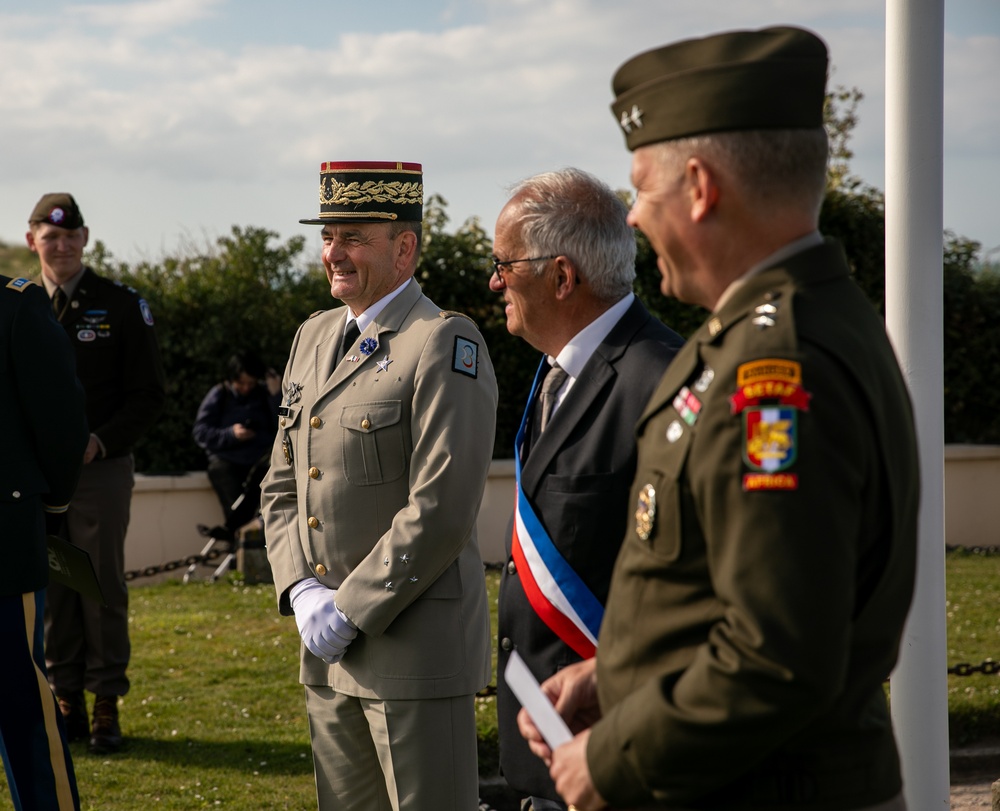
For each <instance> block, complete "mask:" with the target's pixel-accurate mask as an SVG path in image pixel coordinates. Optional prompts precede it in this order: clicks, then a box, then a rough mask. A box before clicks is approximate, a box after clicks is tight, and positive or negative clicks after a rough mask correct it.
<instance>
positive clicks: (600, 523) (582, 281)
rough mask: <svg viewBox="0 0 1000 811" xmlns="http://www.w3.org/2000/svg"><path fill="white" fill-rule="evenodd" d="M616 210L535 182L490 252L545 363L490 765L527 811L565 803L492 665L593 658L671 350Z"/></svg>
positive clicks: (512, 309)
mask: <svg viewBox="0 0 1000 811" xmlns="http://www.w3.org/2000/svg"><path fill="white" fill-rule="evenodd" d="M627 214H628V209H627V208H626V206H625V204H624V203H622V201H621V200H619V199H618V198H617V197H616V196H615V194H614V192H613V191H612V190H611V189H610V188H608V186H606V185H605V184H604V183H601V182H600V181H599V180H597V178H595V177H593V176H591V175H589V174H587V173H586V172H582V171H580V170H579V169H564V170H561V171H558V172H547V173H545V174H541V175H536V176H535V177H531V178H528V179H527V180H524V181H522V182H521V183H519V184H518V185H517V186H516V187H515V188H514V189H513V192H512V194H511V197H510V200H509V201H508V202H507V204H506V205H505V206H504V208H503V210H502V211H501V212H500V216H499V218H498V219H497V224H496V236H495V239H494V242H493V249H494V256H493V273H492V275H491V276H490V288H491V289H492V290H494V291H495V292H497V293H502V294H503V297H504V301H505V302H506V310H505V311H506V315H507V329H508V330H510V332H511V333H512V334H514V335H519V336H520V337H522V338H524V340H526V341H527V342H528V343H530V344H531V345H532V346H533V347H535V348H536V349H538V350H539V351H540V352H542V353H544V357H543V358H542V360H541V364H540V366H539V372H538V382H537V383H536V385H535V394H534V396H532V397H531V398H529V405H528V409H527V411H526V413H525V415H524V420H523V423H522V429H521V432H520V435H519V437H518V443H517V447H516V448H515V456H516V464H517V466H518V473H517V485H518V487H517V506H516V509H515V514H514V518H513V519H512V520H511V526H509V527H508V530H507V535H506V541H507V544H506V546H507V561H506V563H507V565H506V567H505V568H504V573H503V579H502V580H501V584H500V606H499V609H500V611H499V652H498V659H497V678H498V685H497V688H498V695H497V702H498V706H497V712H498V716H499V723H500V767H501V769H502V771H503V774H504V777H505V778H506V780H507V782H508V784H510V785H511V786H512V787H513V788H515V789H517V790H518V791H520V792H522V793H523V794H525V795H527V796H529V797H530V798H531V807H532V808H533V809H534V811H547V809H556V808H563V807H564V806H563V805H562V803H561V802H559V795H558V794H557V793H556V789H555V786H554V785H553V784H552V780H551V778H550V777H549V774H548V770H547V769H546V768H545V765H544V764H543V763H542V762H541V761H540V760H539V759H538V758H536V757H535V756H534V755H533V754H532V753H531V752H530V751H529V749H528V746H527V743H526V742H525V740H524V739H523V738H522V737H521V735H520V733H519V732H518V729H517V712H518V709H519V708H520V704H519V703H518V701H517V699H516V698H515V697H514V696H513V695H512V694H511V692H510V688H509V687H508V685H507V682H506V680H505V678H504V675H503V673H504V668H505V667H506V666H507V661H508V659H509V656H510V652H511V651H513V650H516V651H517V653H518V654H519V655H520V656H521V658H522V659H524V661H525V663H526V665H527V666H528V669H529V670H531V672H532V673H533V674H534V676H535V678H537V679H543V678H548V677H549V676H551V675H552V674H553V673H555V672H556V671H558V670H559V669H560V668H563V667H566V666H567V665H569V664H572V663H574V662H579V661H580V660H581V659H587V658H590V657H592V656H593V655H594V650H595V642H596V638H597V633H598V629H599V628H600V622H601V614H602V613H603V606H604V603H605V601H606V599H607V595H608V585H609V584H610V582H611V569H612V567H613V565H614V562H615V558H616V557H617V555H618V548H619V546H620V545H621V539H622V537H623V536H624V534H625V526H626V523H627V520H628V517H629V516H628V513H629V512H630V511H629V510H628V495H629V488H630V487H631V486H632V476H633V474H634V473H635V435H634V428H635V423H636V420H637V419H638V418H639V414H640V413H641V412H642V409H643V407H644V406H645V404H646V401H647V400H649V396H650V395H651V394H652V392H653V389H654V388H655V386H656V383H657V381H658V380H659V379H660V377H661V376H662V375H663V371H664V370H665V369H666V368H667V364H668V363H670V361H671V359H672V358H673V357H674V355H675V354H676V353H677V350H678V349H679V348H680V346H681V344H682V343H683V341H682V340H681V337H680V336H679V335H677V333H675V332H674V331H673V330H670V329H668V328H667V327H665V326H664V325H663V324H661V323H660V322H659V321H657V320H656V319H655V318H654V317H653V316H651V315H650V314H649V312H648V311H647V310H646V308H645V307H644V306H643V305H642V303H641V302H640V301H639V300H638V299H637V298H636V297H635V295H634V294H633V293H632V282H633V280H634V279H635V252H636V244H635V233H634V232H633V230H632V228H631V227H630V226H629V225H628V223H627V222H626V216H627ZM543 419H544V423H545V424H544V431H543V430H542V428H543V425H542V421H543ZM567 582H568V583H572V584H573V588H569V587H564V588H565V591H564V590H563V589H559V588H556V587H555V584H556V583H567ZM564 601H568V603H569V604H568V605H567V604H566V603H564Z"/></svg>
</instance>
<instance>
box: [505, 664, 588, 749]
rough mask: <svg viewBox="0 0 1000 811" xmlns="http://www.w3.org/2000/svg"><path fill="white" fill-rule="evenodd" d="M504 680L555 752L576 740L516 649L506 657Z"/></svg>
mask: <svg viewBox="0 0 1000 811" xmlns="http://www.w3.org/2000/svg"><path fill="white" fill-rule="evenodd" d="M503 675H504V679H505V680H506V681H507V686H508V687H510V689H511V692H512V693H513V694H514V695H515V696H517V700H518V701H520V702H521V706H522V707H524V709H526V710H527V711H528V715H530V716H531V720H532V721H534V722H535V726H536V727H538V731H539V732H541V733H542V737H543V738H545V742H546V743H547V744H548V745H549V748H550V749H552V750H553V751H555V750H556V748H558V747H560V746H562V745H563V744H564V743H569V742H570V741H571V740H573V733H572V732H570V731H569V727H568V726H566V722H565V721H563V719H562V716H561V715H559V713H558V712H556V708H555V707H554V706H552V702H551V701H549V697H548V696H547V695H545V693H543V692H542V688H541V687H539V685H538V682H537V681H536V680H535V677H534V676H532V675H531V671H530V670H528V666H527V665H526V664H525V663H524V659H522V658H521V657H520V656H519V655H518V653H517V651H512V652H511V654H510V658H509V659H508V660H507V667H506V668H505V669H504V671H503Z"/></svg>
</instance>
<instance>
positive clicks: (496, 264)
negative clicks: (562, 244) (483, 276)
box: [490, 253, 562, 281]
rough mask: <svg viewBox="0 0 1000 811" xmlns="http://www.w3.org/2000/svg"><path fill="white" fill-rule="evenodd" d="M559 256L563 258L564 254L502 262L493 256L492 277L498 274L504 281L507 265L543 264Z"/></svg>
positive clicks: (491, 262)
mask: <svg viewBox="0 0 1000 811" xmlns="http://www.w3.org/2000/svg"><path fill="white" fill-rule="evenodd" d="M559 256H562V254H559V253H555V254H552V256H530V257H528V258H527V259H506V260H504V261H500V260H499V259H497V258H496V257H495V256H491V257H490V275H491V276H492V275H493V274H494V273H496V275H497V276H499V277H500V280H501V281H503V269H504V266H505V265H508V266H509V265H516V264H517V263H518V262H541V261H542V260H545V259H556V258H557V257H559Z"/></svg>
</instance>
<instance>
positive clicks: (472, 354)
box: [451, 335, 479, 377]
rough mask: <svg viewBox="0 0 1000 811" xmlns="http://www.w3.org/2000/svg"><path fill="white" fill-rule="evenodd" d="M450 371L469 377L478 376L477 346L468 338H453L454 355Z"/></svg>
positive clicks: (458, 336) (457, 336)
mask: <svg viewBox="0 0 1000 811" xmlns="http://www.w3.org/2000/svg"><path fill="white" fill-rule="evenodd" d="M451 370H452V371H453V372H458V373H459V374H463V375H468V376H469V377H478V376H479V344H477V343H476V342H475V341H470V340H469V339H468V338H462V337H461V336H460V335H456V336H455V353H454V355H453V356H452V359H451Z"/></svg>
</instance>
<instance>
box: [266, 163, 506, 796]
mask: <svg viewBox="0 0 1000 811" xmlns="http://www.w3.org/2000/svg"><path fill="white" fill-rule="evenodd" d="M422 214H423V181H422V171H421V167H420V164H416V163H396V162H341V163H324V164H322V167H321V169H320V212H319V215H318V216H316V217H313V218H309V219H306V220H302V221H301V222H304V223H310V224H315V225H321V226H323V230H322V238H323V266H324V268H325V269H326V275H327V279H328V280H329V282H330V293H331V295H333V297H334V298H337V299H340V300H341V301H342V302H343V303H344V305H345V306H343V307H339V308H336V309H333V310H328V311H324V312H320V313H316V314H314V315H313V316H312V317H310V318H309V320H308V321H306V322H305V323H304V324H303V325H302V326H301V327H300V328H299V331H298V333H297V334H296V336H295V339H294V342H293V343H292V349H291V354H290V355H289V359H288V364H287V367H286V369H285V375H284V379H283V381H282V390H283V393H282V398H281V406H280V408H279V417H278V434H277V436H276V437H275V444H274V452H273V454H272V457H271V467H270V471H269V472H268V474H267V476H266V477H265V479H264V483H263V486H262V490H261V495H262V498H261V507H262V513H263V515H264V522H265V537H266V538H267V551H268V558H269V560H270V563H271V568H272V571H273V574H274V582H275V588H276V590H277V596H278V608H279V610H280V611H281V613H282V614H287V615H294V617H295V622H296V624H297V626H298V628H299V633H300V635H301V637H302V642H303V646H302V662H301V668H300V672H299V677H300V680H301V681H302V683H303V684H304V685H305V693H306V710H307V712H308V715H309V730H310V734H311V738H312V748H313V765H314V767H315V773H316V790H317V796H318V800H319V807H320V808H321V809H334V808H336V809H372V811H376V809H387V808H390V807H391V808H393V809H397V810H398V809H431V808H433V809H454V811H467V810H468V809H469V808H475V807H476V805H477V798H478V768H477V760H476V724H475V693H476V691H477V690H479V689H481V688H482V687H483V686H485V685H486V683H487V682H488V681H489V678H490V644H489V640H490V628H489V612H488V608H487V602H486V588H485V578H484V576H483V564H482V561H481V559H480V556H479V548H478V543H477V540H476V518H477V516H478V513H479V505H480V502H481V500H482V494H483V487H484V486H485V483H486V475H487V472H488V470H489V464H490V458H491V455H492V451H493V434H494V427H495V421H496V405H497V387H496V378H495V376H494V373H493V366H492V364H491V362H490V358H489V355H488V354H487V351H486V345H485V343H484V342H483V337H482V335H481V334H480V332H479V330H478V329H477V328H476V325H475V324H473V323H472V321H470V320H469V319H468V318H466V317H464V316H462V315H460V314H458V313H453V312H446V311H442V310H440V309H439V308H438V307H437V306H435V305H434V304H433V303H432V302H431V301H430V300H429V299H427V298H426V297H425V296H424V295H423V293H421V291H420V286H419V285H418V284H417V282H416V281H415V280H414V279H413V274H414V271H415V269H416V266H417V258H418V256H419V253H420V245H421V217H422Z"/></svg>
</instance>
